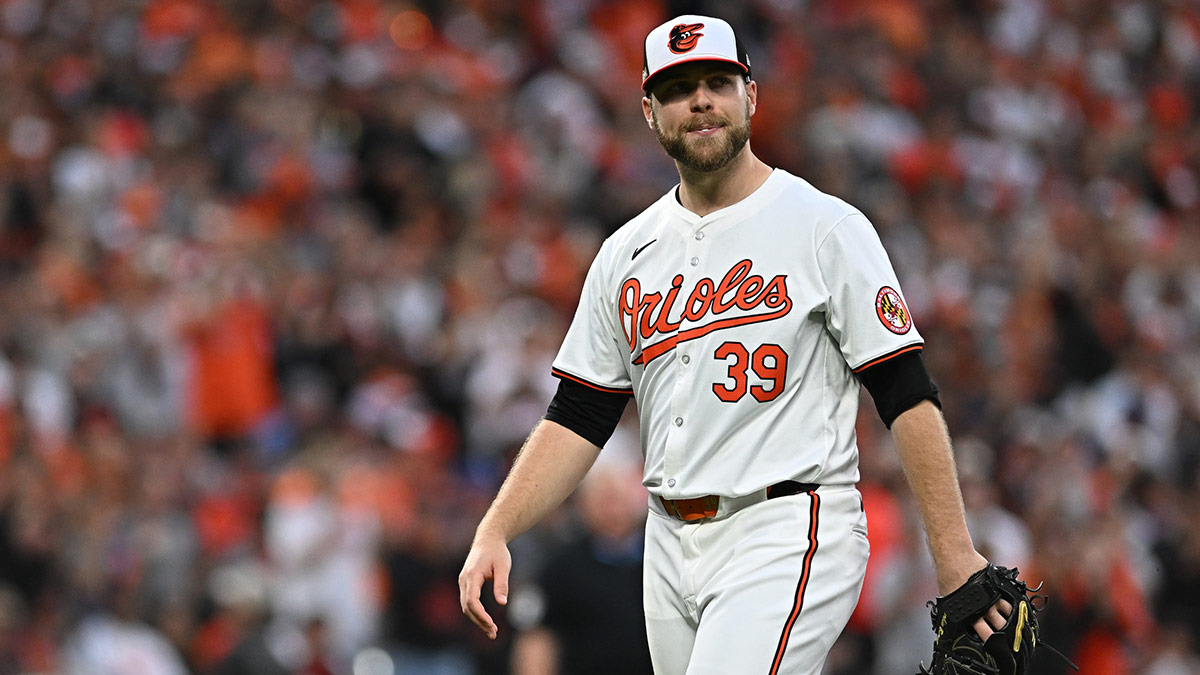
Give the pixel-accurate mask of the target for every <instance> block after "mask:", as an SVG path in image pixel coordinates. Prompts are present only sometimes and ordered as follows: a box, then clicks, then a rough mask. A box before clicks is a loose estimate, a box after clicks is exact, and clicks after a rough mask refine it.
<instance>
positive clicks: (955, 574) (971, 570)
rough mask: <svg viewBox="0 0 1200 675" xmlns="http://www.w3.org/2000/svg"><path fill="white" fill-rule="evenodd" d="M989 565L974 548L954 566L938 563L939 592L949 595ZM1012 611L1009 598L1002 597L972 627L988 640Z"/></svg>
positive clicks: (985, 640)
mask: <svg viewBox="0 0 1200 675" xmlns="http://www.w3.org/2000/svg"><path fill="white" fill-rule="evenodd" d="M987 566H988V561H987V558H984V557H983V556H982V555H980V554H979V553H978V552H977V551H975V550H974V549H972V550H971V555H969V556H968V557H967V558H966V559H965V560H963V561H962V562H960V563H958V564H956V565H954V566H953V567H951V566H950V565H937V576H938V593H939V594H941V595H949V594H950V593H951V592H952V591H954V590H955V589H957V588H960V587H961V586H962V585H963V584H965V583H967V580H968V579H970V578H971V575H973V574H975V573H976V572H978V571H979V570H981V569H983V568H985V567H987ZM1011 613H1012V605H1011V604H1009V602H1008V601H1007V600H1005V599H1003V598H1001V599H1000V600H999V601H997V602H996V604H994V605H992V606H991V607H990V608H989V609H988V610H987V612H986V613H984V615H983V616H981V617H979V618H978V619H976V620H975V622H974V623H973V624H972V627H973V628H974V629H975V633H976V634H977V635H978V636H979V639H980V640H983V641H984V642H987V639H988V638H990V637H991V636H992V633H993V632H995V631H996V630H1000V629H1001V628H1003V627H1004V624H1005V623H1007V622H1008V616H1009V614H1011ZM993 629H994V630H993Z"/></svg>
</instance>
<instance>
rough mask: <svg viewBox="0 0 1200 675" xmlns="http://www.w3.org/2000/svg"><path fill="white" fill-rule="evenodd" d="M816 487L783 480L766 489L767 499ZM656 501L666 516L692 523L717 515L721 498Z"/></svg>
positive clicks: (661, 499)
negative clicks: (659, 503)
mask: <svg viewBox="0 0 1200 675" xmlns="http://www.w3.org/2000/svg"><path fill="white" fill-rule="evenodd" d="M818 487H820V486H819V485H817V484H816V483H800V482H797V481H794V480H785V481H781V482H779V483H776V484H774V485H771V486H770V487H768V488H767V499H775V498H776V497H787V496H789V495H798V494H801V493H803V492H812V491H813V490H816V489H817V488H818ZM658 499H659V501H661V502H662V505H663V508H665V509H666V510H667V514H668V515H670V516H672V517H674V518H678V519H679V520H686V521H693V520H705V519H707V518H713V517H715V516H716V515H717V510H718V509H720V508H721V497H720V496H718V495H706V496H704V497H694V498H692V499H664V498H662V497H659V498H658Z"/></svg>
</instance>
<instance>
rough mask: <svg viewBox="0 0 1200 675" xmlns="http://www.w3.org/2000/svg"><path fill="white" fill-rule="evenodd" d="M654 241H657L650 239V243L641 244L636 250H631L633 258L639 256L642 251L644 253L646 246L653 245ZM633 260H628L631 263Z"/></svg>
mask: <svg viewBox="0 0 1200 675" xmlns="http://www.w3.org/2000/svg"><path fill="white" fill-rule="evenodd" d="M656 241H658V240H657V239H651V240H650V241H648V242H646V243H645V244H642V245H641V246H639V247H638V248H635V249H634V250H633V258H636V257H638V254H640V253H641V252H642V251H645V250H646V247H647V246H649V245H650V244H653V243H654V242H656ZM633 258H630V259H629V260H631V261H632V260H633Z"/></svg>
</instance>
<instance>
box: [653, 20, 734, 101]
mask: <svg viewBox="0 0 1200 675" xmlns="http://www.w3.org/2000/svg"><path fill="white" fill-rule="evenodd" d="M692 61H724V62H726V63H732V64H734V65H735V66H738V67H740V68H741V69H742V70H743V71H745V75H746V77H750V57H749V56H747V55H746V50H745V49H743V48H742V43H741V42H740V41H739V40H738V39H737V35H734V33H733V27H732V26H730V25H729V24H728V23H726V22H725V21H722V20H721V19H717V18H714V17H711V16H700V15H698V14H684V15H682V16H677V17H675V18H674V19H671V20H670V21H668V22H666V23H664V24H662V25H661V26H659V27H658V28H655V29H654V30H652V31H650V34H649V35H647V36H646V47H645V49H644V50H643V51H642V90H643V91H649V89H650V87H649V86H648V85H649V83H650V80H652V79H654V77H655V76H656V75H658V74H659V73H661V72H663V71H664V70H666V69H667V68H670V67H672V66H677V65H679V64H681V63H689V62H692Z"/></svg>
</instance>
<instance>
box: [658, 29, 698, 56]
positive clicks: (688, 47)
mask: <svg viewBox="0 0 1200 675" xmlns="http://www.w3.org/2000/svg"><path fill="white" fill-rule="evenodd" d="M701 28H704V24H702V23H681V24H679V25H678V26H675V27H674V28H672V29H671V37H670V38H668V39H667V46H668V47H670V48H671V51H673V52H675V53H676V54H685V53H687V52H690V51H692V50H693V49H695V48H696V42H697V41H698V40H699V39H700V36H701V35H704V33H699V32H697V31H699V30H700V29H701Z"/></svg>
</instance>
